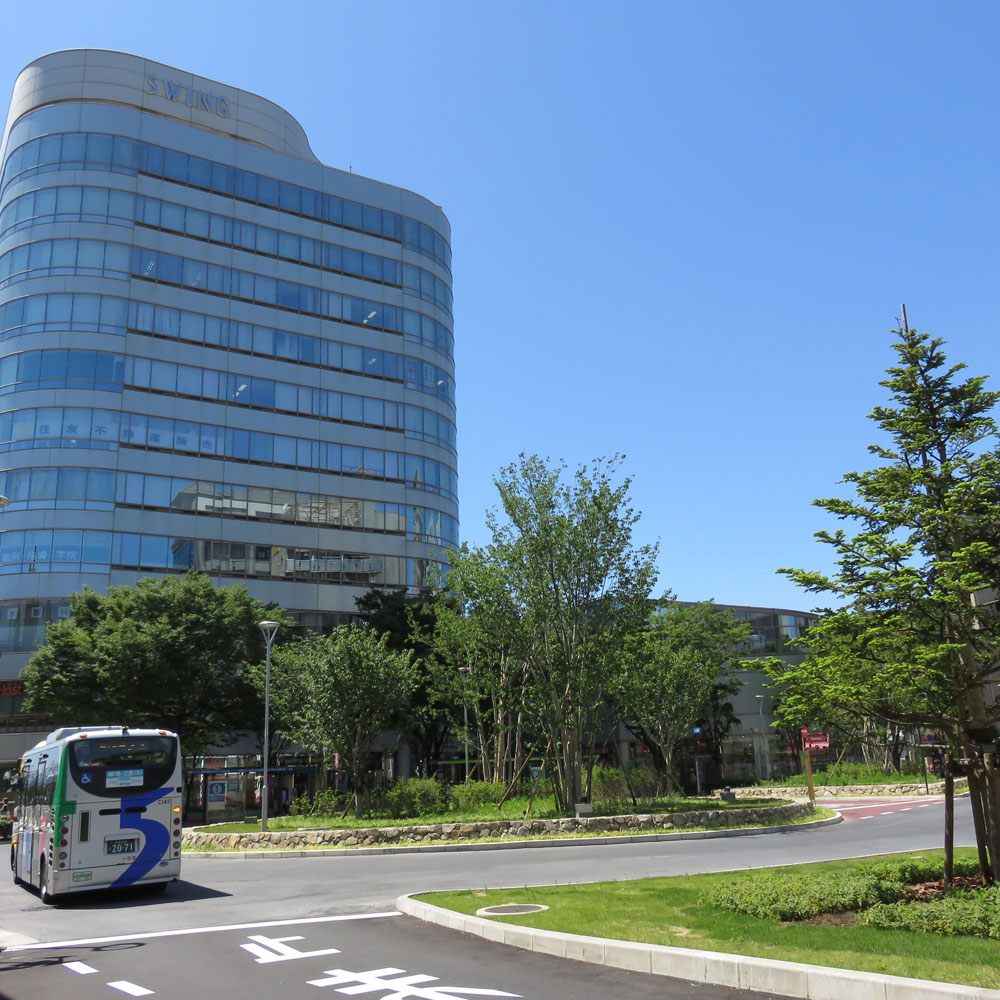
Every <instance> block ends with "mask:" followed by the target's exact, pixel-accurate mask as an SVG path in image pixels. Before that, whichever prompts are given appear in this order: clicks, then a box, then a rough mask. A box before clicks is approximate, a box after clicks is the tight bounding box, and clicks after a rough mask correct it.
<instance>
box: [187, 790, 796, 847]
mask: <svg viewBox="0 0 1000 1000" xmlns="http://www.w3.org/2000/svg"><path fill="white" fill-rule="evenodd" d="M775 797H776V796H774V795H772V796H771V798H775ZM812 812H813V809H812V806H811V805H810V804H809V802H808V801H806V800H802V799H799V800H798V801H795V802H792V803H789V804H788V805H781V806H759V807H753V806H748V807H745V808H742V809H705V810H700V811H698V812H685V813H642V814H636V815H626V816H582V817H568V818H564V819H530V820H520V819H513V820H488V821H485V822H478V823H439V824H434V825H428V826H384V827H365V828H363V829H358V830H312V829H303V830H269V831H268V832H267V833H212V832H210V831H197V830H185V831H184V836H183V846H184V847H194V848H200V849H203V850H204V849H208V850H236V849H238V850H255V849H261V848H264V849H266V848H276V849H280V850H289V849H295V848H304V847H377V846H380V845H391V844H440V843H449V842H454V841H459V840H469V839H476V838H480V837H500V838H503V839H509V840H523V839H525V838H527V837H558V836H560V835H566V834H587V833H592V834H595V835H596V834H626V835H627V834H634V833H638V832H646V833H652V832H659V831H668V832H669V831H672V830H684V829H686V828H690V827H708V828H710V829H716V828H717V829H723V828H725V827H733V826H757V825H760V824H763V823H774V822H780V821H782V820H784V821H789V820H793V819H798V818H800V817H802V816H809V815H811V814H812Z"/></svg>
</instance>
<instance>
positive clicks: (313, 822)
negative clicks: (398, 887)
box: [196, 798, 788, 833]
mask: <svg viewBox="0 0 1000 1000" xmlns="http://www.w3.org/2000/svg"><path fill="white" fill-rule="evenodd" d="M787 801H788V800H787V799H741V800H738V801H736V802H732V803H730V802H720V801H719V800H718V799H684V798H676V799H662V800H659V801H657V802H654V803H643V804H642V805H641V806H640V808H639V809H638V810H634V809H632V808H631V806H629V807H627V808H626V807H625V806H624V805H622V804H621V803H616V804H615V809H614V810H613V811H612V810H611V809H609V808H601V804H600V803H598V804H596V805H595V807H594V815H595V816H617V815H625V814H628V813H632V812H640V813H671V812H697V811H699V810H702V809H718V810H720V811H721V810H740V809H760V808H762V807H764V806H772V805H774V806H776V805H782V804H784V803H785V802H787ZM527 807H528V799H527V798H520V799H509V800H508V801H507V802H505V803H504V804H503V806H502V807H501V808H500V809H499V810H498V809H497V807H496V806H494V805H488V806H484V807H483V808H482V809H480V810H478V811H476V812H464V813H459V812H446V813H440V814H437V815H427V816H415V817H403V818H398V819H389V818H387V817H385V816H366V817H365V818H363V819H357V818H356V817H355V816H353V815H351V814H350V813H348V815H346V816H340V815H339V814H338V815H333V816H271V817H269V818H268V821H267V826H268V829H269V830H275V831H280V830H303V829H310V830H312V829H315V830H360V829H370V828H373V827H380V826H426V825H429V824H432V823H489V822H491V821H493V820H498V819H506V820H518V819H555V818H557V817H559V816H560V813H559V812H558V811H557V810H556V807H555V802H554V801H553V800H552V799H547V800H546V799H542V800H538V799H535V801H534V802H533V803H532V807H531V813H530V814H529V815H528V816H527V817H526V816H525V815H524V813H525V810H526V809H527ZM196 829H198V830H203V831H205V832H206V833H253V832H254V831H256V830H259V829H260V823H259V822H256V823H225V824H213V825H212V826H201V827H196Z"/></svg>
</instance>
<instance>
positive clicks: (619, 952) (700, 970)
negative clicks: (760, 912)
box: [396, 895, 1000, 1000]
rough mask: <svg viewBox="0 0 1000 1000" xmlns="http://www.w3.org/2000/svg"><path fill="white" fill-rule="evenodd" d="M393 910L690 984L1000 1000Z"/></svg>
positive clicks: (837, 998)
mask: <svg viewBox="0 0 1000 1000" xmlns="http://www.w3.org/2000/svg"><path fill="white" fill-rule="evenodd" d="M396 909H397V910H400V911H401V912H403V913H405V914H407V915H408V916H411V917H416V918H417V919H418V920H424V921H426V922H428V923H433V924H438V925H439V926H441V927H447V928H449V929H450V930H455V931H461V932H462V933H463V934H473V935H475V936H476V937H481V938H485V939H486V940H487V941H495V942H497V943H498V944H506V945H510V946H512V947H514V948H523V949H525V950H526V951H534V952H538V953H539V954H542V955H554V956H555V957H557V958H570V959H573V960H574V961H578V962H592V963H594V964H595V965H606V966H609V967H611V968H613V969H627V970H629V971H630V972H647V973H650V974H652V975H654V976H671V977H673V978H674V979H684V980H687V981H688V982H692V983H707V984H712V985H714V986H731V987H738V988H739V989H745V990H759V991H761V992H771V993H777V994H779V995H782V996H788V997H804V998H808V1000H844V997H850V998H851V1000H1000V990H990V989H984V988H982V987H977V986H959V985H956V984H953V983H937V982H932V981H930V980H926V979H906V978H904V977H902V976H886V975H883V974H881V973H877V972H855V971H853V970H851V969H833V968H828V967H826V966H822V965H805V964H803V963H800V962H779V961H777V960H773V959H768V958H754V957H751V956H749V955H730V954H726V953H724V952H718V951H695V950H694V949H691V948H672V947H669V946H667V945H659V944H639V943H637V942H634V941H615V940H612V939H611V938H599V937H587V936H585V935H582V934H565V933H563V932H561V931H547V930H538V929H536V928H534V927H522V926H520V925H517V924H508V923H504V922H501V921H497V920H487V919H485V918H483V917H470V916H466V915H465V914H463V913H456V912H455V911H454V910H446V909H443V908H442V907H440V906H433V905H432V904H430V903H424V902H421V901H420V900H416V899H413V898H412V897H411V896H408V895H407V896H400V897H399V899H397V900H396Z"/></svg>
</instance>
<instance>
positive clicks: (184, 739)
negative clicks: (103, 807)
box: [22, 572, 276, 754]
mask: <svg viewBox="0 0 1000 1000" xmlns="http://www.w3.org/2000/svg"><path fill="white" fill-rule="evenodd" d="M70 612H71V616H70V617H69V618H67V619H64V620H63V621H60V622H55V623H52V624H50V625H49V626H48V628H47V629H46V633H45V644H44V645H43V646H41V647H40V648H39V649H38V650H37V651H36V652H35V654H34V655H33V656H32V658H31V660H30V662H29V663H28V665H27V666H26V667H25V668H24V671H23V672H22V678H23V680H24V685H25V691H26V692H27V698H26V700H25V705H26V707H27V708H28V709H30V710H31V711H34V712H45V713H47V714H49V715H51V716H52V717H53V718H54V719H55V720H56V721H57V722H61V723H66V724H70V725H93V724H100V723H104V722H107V723H108V724H111V723H115V724H128V725H130V726H149V727H153V728H156V727H164V728H169V729H172V730H174V731H175V732H176V733H177V734H178V735H179V736H180V737H181V746H182V747H183V749H184V752H185V753H186V754H199V753H203V752H204V751H205V749H206V748H207V747H208V746H209V745H210V744H211V743H212V742H213V741H214V740H215V739H216V738H217V737H219V736H220V734H224V733H226V732H227V731H228V730H230V729H231V728H234V727H237V726H241V725H245V724H246V723H247V721H248V719H247V716H248V714H250V713H251V712H252V711H253V708H252V707H251V706H252V705H253V704H255V702H254V700H253V690H252V688H251V687H250V686H249V685H248V683H247V682H246V678H245V676H244V671H243V665H244V664H245V663H247V662H250V661H254V660H257V659H259V658H260V657H262V656H263V652H264V643H263V639H262V636H261V633H260V629H259V628H258V625H257V623H258V622H259V621H260V620H261V619H262V618H267V617H274V616H275V614H276V612H275V611H274V610H269V609H267V608H266V607H265V606H264V605H263V604H260V603H259V602H258V601H255V600H254V599H253V598H252V597H250V595H249V594H248V593H247V591H246V589H245V588H244V587H241V586H240V587H215V586H214V585H213V584H212V581H211V579H210V578H209V577H207V576H205V575H203V574H200V573H195V572H189V573H186V574H185V575H184V576H168V577H164V578H162V579H146V580H140V581H139V582H138V583H136V585H135V586H134V587H112V588H110V589H109V590H108V592H107V593H106V594H98V593H96V592H95V591H93V590H89V589H86V590H83V591H82V592H80V593H78V594H74V595H73V597H72V598H71V600H70ZM248 699H249V701H248ZM257 714H260V715H262V714H263V710H261V711H260V713H257Z"/></svg>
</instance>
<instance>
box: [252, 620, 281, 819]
mask: <svg viewBox="0 0 1000 1000" xmlns="http://www.w3.org/2000/svg"><path fill="white" fill-rule="evenodd" d="M257 624H258V625H260V630H261V632H263V633H264V643H265V646H266V648H267V656H266V660H265V665H264V787H263V789H262V790H261V793H260V832H261V833H267V798H268V787H267V762H268V757H270V751H271V643H272V642H274V633H275V632H277V631H278V625H280V624H281V623H280V622H268V621H265V622H258V623H257Z"/></svg>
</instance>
